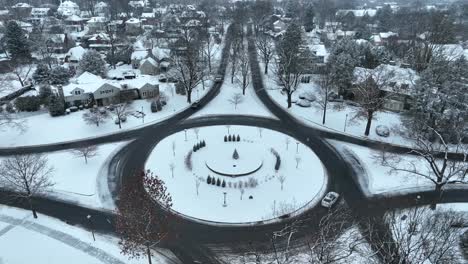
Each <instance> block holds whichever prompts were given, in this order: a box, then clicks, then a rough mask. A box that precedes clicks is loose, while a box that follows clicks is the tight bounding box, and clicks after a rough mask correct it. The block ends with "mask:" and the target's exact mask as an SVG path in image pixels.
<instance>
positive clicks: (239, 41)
mask: <svg viewBox="0 0 468 264" xmlns="http://www.w3.org/2000/svg"><path fill="white" fill-rule="evenodd" d="M232 32H233V34H232V38H233V40H232V42H231V50H230V56H229V58H230V60H231V83H234V78H235V76H236V72H237V67H238V66H239V54H240V53H241V52H242V50H243V49H244V42H243V40H244V38H243V36H244V31H243V28H242V27H241V26H240V25H239V24H234V25H233V29H232Z"/></svg>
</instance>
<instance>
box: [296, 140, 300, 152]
mask: <svg viewBox="0 0 468 264" xmlns="http://www.w3.org/2000/svg"><path fill="white" fill-rule="evenodd" d="M297 153H299V142H296V154H297Z"/></svg>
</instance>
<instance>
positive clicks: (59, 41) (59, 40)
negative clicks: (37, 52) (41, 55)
mask: <svg viewBox="0 0 468 264" xmlns="http://www.w3.org/2000/svg"><path fill="white" fill-rule="evenodd" d="M73 43H74V42H73V40H72V39H71V38H70V37H69V36H68V35H67V34H48V35H47V40H46V44H47V48H48V49H49V51H51V52H53V53H65V52H66V51H67V49H68V48H69V47H70V45H74V44H73Z"/></svg>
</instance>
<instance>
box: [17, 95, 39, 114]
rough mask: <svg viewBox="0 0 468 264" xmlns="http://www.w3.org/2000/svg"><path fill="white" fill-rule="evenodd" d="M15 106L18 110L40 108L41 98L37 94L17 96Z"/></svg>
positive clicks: (33, 110)
mask: <svg viewBox="0 0 468 264" xmlns="http://www.w3.org/2000/svg"><path fill="white" fill-rule="evenodd" d="M15 106H16V109H18V111H25V112H35V111H37V110H39V109H40V108H41V99H40V98H39V97H38V96H24V97H18V98H17V99H16V100H15Z"/></svg>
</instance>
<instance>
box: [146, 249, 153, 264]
mask: <svg viewBox="0 0 468 264" xmlns="http://www.w3.org/2000/svg"><path fill="white" fill-rule="evenodd" d="M146 255H147V256H148V264H152V263H153V262H152V261H151V249H150V247H149V246H146Z"/></svg>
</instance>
